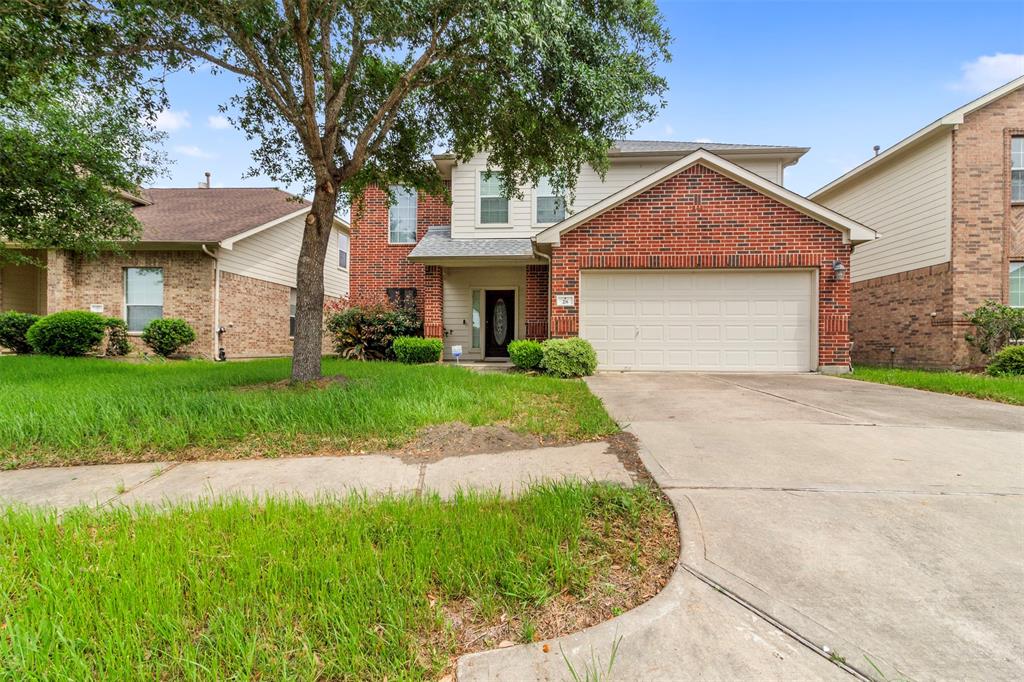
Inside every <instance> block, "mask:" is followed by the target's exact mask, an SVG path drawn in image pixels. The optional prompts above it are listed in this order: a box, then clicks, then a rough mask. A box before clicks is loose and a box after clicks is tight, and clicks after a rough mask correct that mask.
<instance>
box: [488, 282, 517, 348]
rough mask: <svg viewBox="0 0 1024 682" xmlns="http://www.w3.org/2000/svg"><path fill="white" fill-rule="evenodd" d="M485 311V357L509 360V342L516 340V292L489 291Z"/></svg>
mask: <svg viewBox="0 0 1024 682" xmlns="http://www.w3.org/2000/svg"><path fill="white" fill-rule="evenodd" d="M484 311H485V313H484V314H485V315H486V319H487V328H486V330H485V331H486V335H487V337H486V339H485V340H484V356H485V357H488V358H507V357H508V342H509V341H511V340H512V339H514V338H515V328H516V292H515V291H514V290H508V291H504V290H501V291H487V292H486V293H485V294H484Z"/></svg>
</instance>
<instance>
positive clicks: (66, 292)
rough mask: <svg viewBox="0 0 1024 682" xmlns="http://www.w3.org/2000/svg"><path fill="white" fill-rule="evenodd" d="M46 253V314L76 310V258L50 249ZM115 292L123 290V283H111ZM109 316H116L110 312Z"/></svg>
mask: <svg viewBox="0 0 1024 682" xmlns="http://www.w3.org/2000/svg"><path fill="white" fill-rule="evenodd" d="M45 253H46V314H47V315H50V314H52V313H59V312H62V311H65V310H74V309H75V308H77V307H78V302H77V301H76V300H75V295H74V294H75V291H74V288H75V287H74V285H75V283H74V260H73V258H74V256H72V255H70V254H69V253H68V252H66V251H62V250H60V249H49V250H48V251H46V252H45ZM110 284H111V287H113V288H114V289H115V290H117V291H120V290H121V286H122V285H121V282H120V281H116V280H115V281H113V282H111V283H110ZM107 314H108V315H110V314H114V313H112V312H108V313H107Z"/></svg>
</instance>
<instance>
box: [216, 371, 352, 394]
mask: <svg viewBox="0 0 1024 682" xmlns="http://www.w3.org/2000/svg"><path fill="white" fill-rule="evenodd" d="M349 381H350V379H349V378H348V377H347V376H345V375H344V374H335V375H332V376H328V377H322V378H320V379H316V380H314V381H292V380H291V379H281V380H280V381H268V382H266V383H262V384H246V385H245V386H236V387H235V390H236V391H238V392H239V393H248V392H250V391H266V390H276V391H282V390H285V389H298V390H310V389H318V388H328V387H330V386H340V385H344V384H346V383H348V382H349Z"/></svg>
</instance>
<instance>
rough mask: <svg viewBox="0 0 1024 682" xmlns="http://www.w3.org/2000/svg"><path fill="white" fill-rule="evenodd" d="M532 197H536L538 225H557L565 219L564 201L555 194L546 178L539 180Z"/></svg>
mask: <svg viewBox="0 0 1024 682" xmlns="http://www.w3.org/2000/svg"><path fill="white" fill-rule="evenodd" d="M534 195H535V196H536V197H537V209H536V210H537V215H536V222H537V224H538V225H544V224H547V223H557V222H559V221H561V220H564V219H565V199H563V198H562V197H560V196H558V195H557V194H555V190H554V189H552V187H551V181H550V180H549V179H548V178H546V177H545V178H541V179H540V182H538V183H537V189H535V190H534Z"/></svg>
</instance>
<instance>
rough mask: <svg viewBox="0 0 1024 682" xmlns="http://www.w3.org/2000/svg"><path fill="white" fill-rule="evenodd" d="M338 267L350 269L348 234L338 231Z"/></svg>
mask: <svg viewBox="0 0 1024 682" xmlns="http://www.w3.org/2000/svg"><path fill="white" fill-rule="evenodd" d="M338 267H339V268H341V269H342V270H346V269H348V235H347V234H345V233H344V232H339V233H338Z"/></svg>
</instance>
